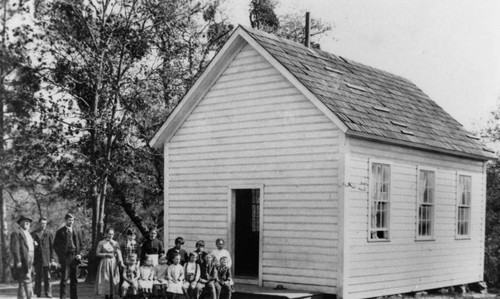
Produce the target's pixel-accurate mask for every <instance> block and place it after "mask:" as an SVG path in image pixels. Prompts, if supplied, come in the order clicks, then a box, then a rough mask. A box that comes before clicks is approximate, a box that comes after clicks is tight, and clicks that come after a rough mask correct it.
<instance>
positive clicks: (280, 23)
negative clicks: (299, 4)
mask: <svg viewBox="0 0 500 299" xmlns="http://www.w3.org/2000/svg"><path fill="white" fill-rule="evenodd" d="M277 5H278V2H277V1H275V0H251V1H250V10H249V11H250V14H249V17H250V24H251V26H252V28H254V29H258V30H262V31H265V32H268V33H272V34H274V35H277V36H279V37H282V38H285V39H289V40H293V41H295V42H298V43H301V44H304V42H305V39H306V36H305V12H304V13H288V14H284V15H277V14H276V13H275V11H274V10H275V9H276V7H277ZM332 28H333V27H332V25H331V24H329V23H327V22H324V21H323V20H321V19H317V18H311V24H310V33H309V34H310V37H311V39H312V41H311V47H312V48H317V49H319V48H320V44H319V42H318V41H317V40H318V39H319V38H320V37H322V36H325V35H327V34H328V33H330V32H331V31H332ZM314 39H316V40H314Z"/></svg>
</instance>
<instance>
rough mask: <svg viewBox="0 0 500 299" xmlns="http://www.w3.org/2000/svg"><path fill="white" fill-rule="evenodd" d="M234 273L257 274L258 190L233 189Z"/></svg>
mask: <svg viewBox="0 0 500 299" xmlns="http://www.w3.org/2000/svg"><path fill="white" fill-rule="evenodd" d="M234 195H235V196H234V200H235V222H234V224H235V243H234V255H235V263H234V275H235V276H239V277H258V276H259V229H260V228H259V223H260V190H259V189H237V190H234Z"/></svg>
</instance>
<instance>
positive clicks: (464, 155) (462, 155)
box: [345, 129, 497, 161]
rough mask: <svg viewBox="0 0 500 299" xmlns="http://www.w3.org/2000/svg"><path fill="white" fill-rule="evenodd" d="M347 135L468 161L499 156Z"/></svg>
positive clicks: (348, 132)
mask: <svg viewBox="0 0 500 299" xmlns="http://www.w3.org/2000/svg"><path fill="white" fill-rule="evenodd" d="M345 134H346V136H349V137H353V138H357V139H363V140H368V141H378V142H381V143H385V144H391V145H399V146H404V147H409V148H414V149H419V150H424V151H428V152H434V153H439V154H446V155H451V156H455V157H459V158H467V159H472V160H479V161H488V160H492V159H497V156H496V155H495V154H493V153H485V154H484V155H478V154H471V153H465V152H458V151H454V150H448V149H444V148H438V147H434V146H430V145H425V144H418V143H414V142H408V141H403V140H397V139H392V138H387V137H383V136H376V135H371V134H368V133H363V132H357V131H353V130H351V129H348V130H347V131H346V133H345Z"/></svg>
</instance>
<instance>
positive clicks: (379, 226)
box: [369, 163, 391, 239]
mask: <svg viewBox="0 0 500 299" xmlns="http://www.w3.org/2000/svg"><path fill="white" fill-rule="evenodd" d="M390 171H391V169H390V165H386V164H378V163H373V164H372V167H371V173H370V176H371V180H370V181H371V186H370V192H371V198H370V213H371V215H370V230H371V232H370V234H369V235H370V238H371V239H386V238H388V236H389V234H388V232H387V229H388V226H389V200H390V198H389V197H390V188H391V186H390V175H391V174H390Z"/></svg>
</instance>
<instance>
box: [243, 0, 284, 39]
mask: <svg viewBox="0 0 500 299" xmlns="http://www.w3.org/2000/svg"><path fill="white" fill-rule="evenodd" d="M277 4H278V1H276V0H251V1H250V16H249V17H250V24H251V26H252V28H254V29H258V30H262V31H266V32H270V33H274V32H276V30H278V28H279V27H280V20H279V19H278V16H277V15H276V13H275V12H274V9H275V8H276V5H277Z"/></svg>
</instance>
